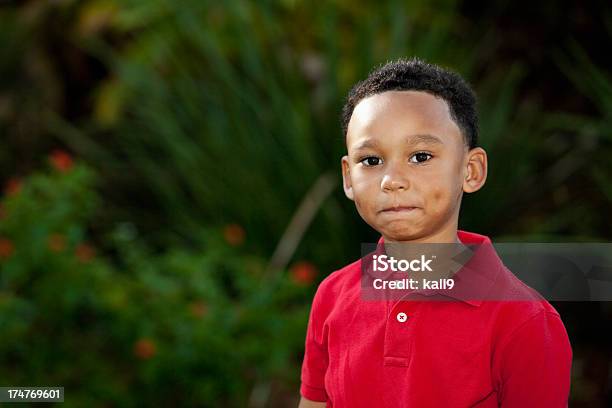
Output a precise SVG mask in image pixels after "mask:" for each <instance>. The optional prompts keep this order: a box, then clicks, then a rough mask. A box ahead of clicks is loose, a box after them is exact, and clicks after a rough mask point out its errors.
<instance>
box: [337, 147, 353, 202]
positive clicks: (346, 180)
mask: <svg viewBox="0 0 612 408" xmlns="http://www.w3.org/2000/svg"><path fill="white" fill-rule="evenodd" d="M340 163H341V165H342V187H344V194H345V195H346V196H347V198H348V199H349V200H354V198H355V196H354V195H353V186H352V185H351V176H350V175H351V172H350V169H349V162H348V156H342V159H341V160H340Z"/></svg>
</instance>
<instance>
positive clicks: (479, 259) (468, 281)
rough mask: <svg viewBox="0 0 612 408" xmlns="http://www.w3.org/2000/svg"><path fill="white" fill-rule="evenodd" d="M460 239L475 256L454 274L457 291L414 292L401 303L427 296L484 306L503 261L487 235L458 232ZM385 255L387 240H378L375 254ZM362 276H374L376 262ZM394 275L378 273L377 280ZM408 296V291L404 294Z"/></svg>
mask: <svg viewBox="0 0 612 408" xmlns="http://www.w3.org/2000/svg"><path fill="white" fill-rule="evenodd" d="M457 237H458V238H459V241H461V243H462V244H464V245H466V246H467V247H468V248H470V249H471V250H472V251H473V252H472V256H471V257H470V259H469V260H468V261H467V262H466V263H465V265H463V266H462V267H461V268H460V269H459V270H458V271H457V272H456V273H455V274H454V275H453V279H454V280H455V285H454V287H453V289H419V290H414V291H410V292H409V293H407V294H406V295H404V296H403V297H402V298H401V299H400V300H405V299H406V298H408V297H410V298H413V296H414V295H415V294H418V295H423V296H432V295H441V296H443V297H451V298H454V299H457V300H460V301H463V302H465V303H467V304H470V305H472V306H476V307H478V306H480V305H481V304H482V301H483V300H484V299H486V295H487V293H488V292H489V290H490V288H491V286H492V285H493V283H494V282H495V280H496V278H497V275H498V273H499V271H500V269H501V266H502V262H501V260H500V259H499V256H498V255H497V253H496V251H495V248H494V247H493V243H492V242H491V239H490V238H489V237H487V236H485V235H480V234H476V233H473V232H467V231H462V230H458V231H457ZM384 253H385V247H384V238H383V237H382V236H381V237H380V239H379V240H378V244H377V246H376V250H375V251H374V253H373V254H372V255H374V254H376V255H382V254H384ZM362 273H369V274H372V276H373V273H372V263H371V262H368V263H366V265H365V268H362ZM391 274H393V272H390V273H389V274H387V275H386V276H381V274H380V273H379V272H377V274H376V277H382V278H383V279H386V278H388V277H389V276H390V275H391ZM402 293H404V292H402Z"/></svg>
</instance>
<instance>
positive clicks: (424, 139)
mask: <svg viewBox="0 0 612 408" xmlns="http://www.w3.org/2000/svg"><path fill="white" fill-rule="evenodd" d="M406 140H407V142H408V144H411V145H415V144H419V143H429V144H444V142H443V141H442V139H440V138H439V137H437V136H434V135H430V134H427V133H425V134H420V135H410V136H408V137H406Z"/></svg>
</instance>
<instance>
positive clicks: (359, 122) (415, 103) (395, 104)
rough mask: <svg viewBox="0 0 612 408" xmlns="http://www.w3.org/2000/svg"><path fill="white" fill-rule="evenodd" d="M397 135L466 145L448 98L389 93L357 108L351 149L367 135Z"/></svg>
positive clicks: (350, 136) (352, 121)
mask: <svg viewBox="0 0 612 408" xmlns="http://www.w3.org/2000/svg"><path fill="white" fill-rule="evenodd" d="M394 132H401V133H403V134H434V135H437V136H440V137H442V138H448V139H455V138H458V139H457V140H458V141H460V142H463V137H462V135H461V130H460V129H459V127H458V126H457V124H456V123H455V121H454V120H453V119H452V117H451V114H450V110H449V107H448V104H447V103H446V101H445V100H444V99H442V98H439V97H436V96H435V95H432V94H430V93H427V92H422V91H386V92H383V93H379V94H375V95H371V96H369V97H367V98H364V99H362V100H361V101H360V102H359V103H358V104H357V106H355V109H354V110H353V114H352V116H351V119H350V121H349V124H348V129H347V140H346V142H347V147H349V146H350V145H351V144H352V143H354V142H355V141H356V139H361V138H363V137H365V136H370V137H376V136H380V135H383V134H389V133H394Z"/></svg>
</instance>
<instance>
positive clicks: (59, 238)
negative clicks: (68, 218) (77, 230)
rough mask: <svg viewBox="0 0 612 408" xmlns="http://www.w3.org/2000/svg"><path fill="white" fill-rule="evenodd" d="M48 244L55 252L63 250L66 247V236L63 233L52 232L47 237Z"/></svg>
mask: <svg viewBox="0 0 612 408" xmlns="http://www.w3.org/2000/svg"><path fill="white" fill-rule="evenodd" d="M47 246H48V247H49V249H50V250H51V251H53V252H62V251H63V250H64V249H65V248H66V237H64V236H63V235H62V234H51V235H49V238H48V239H47Z"/></svg>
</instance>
